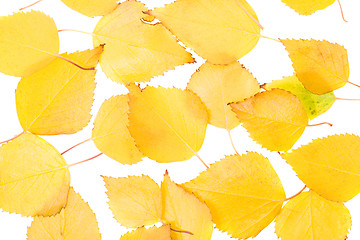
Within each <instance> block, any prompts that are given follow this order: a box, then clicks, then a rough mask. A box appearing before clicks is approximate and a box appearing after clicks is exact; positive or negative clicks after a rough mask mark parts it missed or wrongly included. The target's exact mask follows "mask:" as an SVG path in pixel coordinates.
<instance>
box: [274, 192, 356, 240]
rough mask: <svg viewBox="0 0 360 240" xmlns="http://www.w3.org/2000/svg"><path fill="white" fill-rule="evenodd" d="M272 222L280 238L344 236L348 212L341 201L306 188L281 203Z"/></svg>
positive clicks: (307, 239)
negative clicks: (282, 206) (308, 190)
mask: <svg viewBox="0 0 360 240" xmlns="http://www.w3.org/2000/svg"><path fill="white" fill-rule="evenodd" d="M275 222H276V224H275V232H276V234H277V235H278V237H279V238H281V239H282V240H298V239H301V240H317V239H331V240H344V239H346V238H347V237H346V235H347V233H348V231H349V229H350V227H351V216H350V212H349V210H348V209H347V208H346V207H345V205H344V204H343V203H337V202H332V201H329V200H326V199H325V198H322V197H320V196H319V195H317V194H316V193H315V192H313V191H310V192H303V193H301V194H300V195H299V196H297V197H295V198H294V199H291V200H290V201H289V202H288V203H287V204H285V206H284V208H283V209H282V210H281V213H280V215H279V216H277V218H276V220H275Z"/></svg>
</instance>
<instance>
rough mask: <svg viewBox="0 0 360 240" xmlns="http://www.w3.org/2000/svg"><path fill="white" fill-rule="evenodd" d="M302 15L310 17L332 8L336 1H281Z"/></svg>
mask: <svg viewBox="0 0 360 240" xmlns="http://www.w3.org/2000/svg"><path fill="white" fill-rule="evenodd" d="M281 1H282V2H283V3H285V4H286V5H288V6H289V7H291V8H292V9H294V10H295V11H296V12H297V13H299V14H301V15H310V14H313V13H314V12H316V11H318V10H322V9H325V8H327V7H328V6H330V5H331V4H333V3H334V2H335V0H316V1H314V0H281Z"/></svg>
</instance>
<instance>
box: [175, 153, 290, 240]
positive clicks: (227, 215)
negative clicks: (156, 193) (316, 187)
mask: <svg viewBox="0 0 360 240" xmlns="http://www.w3.org/2000/svg"><path fill="white" fill-rule="evenodd" d="M182 186H183V187H184V188H185V189H186V190H188V191H191V192H193V193H194V194H195V195H196V196H197V197H199V199H200V200H202V201H204V202H206V204H207V205H208V207H209V208H210V211H211V214H212V217H213V221H214V223H215V224H216V227H217V228H219V229H220V230H222V231H226V232H228V233H229V234H231V235H232V237H235V238H240V239H246V238H250V237H255V236H256V235H257V234H259V233H260V231H261V230H263V229H264V228H265V227H266V226H267V225H268V224H270V223H271V222H272V221H273V219H274V218H275V217H276V216H277V215H278V214H279V212H280V210H281V206H282V203H283V200H284V199H285V192H284V189H283V187H282V185H281V182H280V179H279V177H278V176H277V174H276V172H275V171H274V169H273V168H272V166H271V164H270V162H269V161H268V160H267V159H266V158H265V157H263V156H261V155H259V154H257V153H248V154H246V155H242V156H239V155H233V156H227V157H226V158H224V159H222V160H221V161H219V162H216V163H214V164H212V165H211V167H210V168H209V169H207V170H206V171H204V172H202V173H201V174H200V175H199V176H198V177H197V178H195V179H193V180H191V181H190V182H187V183H184V184H183V185H182Z"/></svg>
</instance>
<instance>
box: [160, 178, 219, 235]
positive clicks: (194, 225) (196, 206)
mask: <svg viewBox="0 0 360 240" xmlns="http://www.w3.org/2000/svg"><path fill="white" fill-rule="evenodd" d="M161 192H162V203H163V216H162V218H163V219H164V221H166V222H167V223H169V224H170V225H171V228H172V229H175V230H180V231H187V232H189V233H192V235H191V234H189V233H179V232H175V231H171V239H172V240H195V239H201V240H210V239H211V235H212V232H213V223H212V220H211V214H210V210H209V208H208V207H207V206H206V205H205V203H203V202H201V201H199V199H197V198H196V197H195V196H194V195H193V194H191V193H189V192H186V191H185V190H184V189H183V188H182V187H180V186H178V185H177V184H175V183H174V182H172V181H171V179H170V177H169V176H168V175H167V174H165V177H164V181H163V182H162V184H161Z"/></svg>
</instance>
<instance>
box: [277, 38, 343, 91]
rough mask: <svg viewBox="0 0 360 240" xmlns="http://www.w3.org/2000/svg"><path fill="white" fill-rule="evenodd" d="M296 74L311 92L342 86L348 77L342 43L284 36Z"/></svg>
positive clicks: (332, 89)
mask: <svg viewBox="0 0 360 240" xmlns="http://www.w3.org/2000/svg"><path fill="white" fill-rule="evenodd" d="M281 42H282V43H283V44H284V46H285V48H286V50H287V51H288V52H289V57H290V58H291V61H292V62H293V67H294V69H295V72H296V76H297V77H298V79H299V80H300V82H302V84H303V85H304V87H305V88H306V89H307V90H309V91H310V92H312V93H315V94H324V93H328V92H332V91H334V90H336V89H338V88H341V87H343V86H344V85H345V84H346V83H347V82H348V79H349V61H348V55H347V51H346V49H345V48H344V47H343V46H340V45H338V44H334V43H330V42H328V41H317V40H313V39H311V40H291V39H282V40H281Z"/></svg>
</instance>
